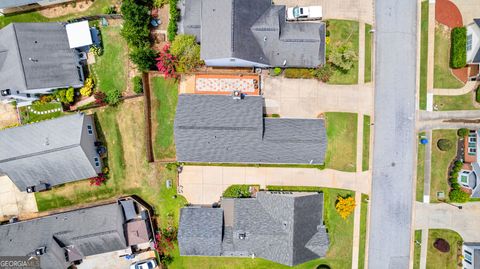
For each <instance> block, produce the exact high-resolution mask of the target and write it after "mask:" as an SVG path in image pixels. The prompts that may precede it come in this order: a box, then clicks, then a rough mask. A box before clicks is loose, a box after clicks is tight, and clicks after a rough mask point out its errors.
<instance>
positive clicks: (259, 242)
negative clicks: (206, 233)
mask: <svg viewBox="0 0 480 269" xmlns="http://www.w3.org/2000/svg"><path fill="white" fill-rule="evenodd" d="M232 200H233V207H232V206H229V205H228V206H226V207H223V204H224V203H225V204H230V201H232ZM222 208H224V213H225V215H224V217H225V221H224V223H225V224H224V225H225V226H224V230H223V241H222V251H221V256H243V257H251V256H252V255H254V256H255V257H261V258H264V259H268V260H271V261H274V262H278V263H281V264H285V265H289V266H292V265H297V264H300V263H303V262H306V261H309V260H312V259H316V258H320V257H323V256H325V254H326V252H327V250H328V246H329V238H328V234H327V232H326V228H325V227H324V225H323V194H318V193H292V194H277V193H275V194H273V193H269V192H259V193H257V197H256V198H247V199H223V200H222ZM192 210H196V213H197V214H196V216H195V217H191V218H188V219H186V218H184V219H180V226H181V227H182V225H183V227H195V226H196V227H197V228H196V229H195V230H198V229H202V228H203V229H204V228H205V227H210V226H212V224H207V223H205V222H204V221H200V220H199V219H201V218H207V217H206V216H201V214H204V212H206V209H204V208H197V209H192ZM228 211H233V212H228ZM232 216H233V220H230V219H227V218H231V217H232ZM216 226H218V224H216ZM217 230H218V229H217ZM198 233H201V231H198ZM241 234H243V235H244V236H245V237H244V238H243V239H241V236H240V235H241ZM191 239H192V240H184V241H179V246H180V253H181V255H190V254H189V253H188V252H186V253H185V252H184V253H182V249H189V248H190V246H191V245H192V244H196V243H197V241H196V240H193V238H191ZM203 255H206V256H217V255H216V253H215V255H212V254H210V253H208V252H207V253H204V254H203Z"/></svg>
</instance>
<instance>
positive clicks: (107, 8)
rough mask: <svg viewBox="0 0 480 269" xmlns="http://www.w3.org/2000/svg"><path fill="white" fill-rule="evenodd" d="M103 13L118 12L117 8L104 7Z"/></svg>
mask: <svg viewBox="0 0 480 269" xmlns="http://www.w3.org/2000/svg"><path fill="white" fill-rule="evenodd" d="M102 12H103V14H116V13H117V10H116V9H115V6H108V7H104V8H103V10H102Z"/></svg>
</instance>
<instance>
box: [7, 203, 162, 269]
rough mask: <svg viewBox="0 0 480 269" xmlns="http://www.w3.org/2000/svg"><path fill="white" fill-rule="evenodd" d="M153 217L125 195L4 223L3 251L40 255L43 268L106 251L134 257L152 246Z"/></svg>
mask: <svg viewBox="0 0 480 269" xmlns="http://www.w3.org/2000/svg"><path fill="white" fill-rule="evenodd" d="M150 217H151V216H150V212H149V211H148V209H147V208H146V207H144V206H143V205H142V204H141V203H140V202H138V201H137V200H135V199H133V198H131V197H127V198H123V199H120V200H119V201H118V202H116V203H112V204H107V205H101V206H95V207H89V208H82V209H76V210H73V211H67V212H62V213H57V214H52V215H48V216H45V217H40V218H35V219H31V220H26V221H20V222H15V221H13V222H12V223H9V224H5V225H0V238H2V240H0V255H1V256H31V257H39V259H40V266H41V268H48V269H66V268H72V267H70V266H71V265H77V266H78V265H79V264H81V263H82V260H84V259H88V257H89V256H93V255H98V254H102V253H109V252H116V253H117V254H118V256H119V257H122V256H127V255H131V254H132V253H138V252H141V251H145V250H149V249H151V248H152V247H153V244H154V236H153V233H152V231H153V229H152V222H151V219H150ZM74 268H77V267H74Z"/></svg>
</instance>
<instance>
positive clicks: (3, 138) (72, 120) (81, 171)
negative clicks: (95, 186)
mask: <svg viewBox="0 0 480 269" xmlns="http://www.w3.org/2000/svg"><path fill="white" fill-rule="evenodd" d="M0 148H1V149H2V150H1V151H0V174H6V175H7V176H8V177H9V178H10V179H11V180H12V181H13V183H14V184H15V185H16V186H17V187H18V189H19V190H20V191H27V192H33V191H41V190H45V189H48V188H50V187H51V186H55V185H60V184H64V183H67V182H71V181H76V180H81V179H86V178H90V177H95V176H97V174H99V173H101V172H102V160H101V156H100V153H102V151H104V150H105V148H103V147H102V146H101V144H100V143H98V142H97V134H96V131H95V124H94V120H93V116H92V115H85V114H83V113H78V114H74V115H70V116H64V117H60V118H56V119H53V120H46V121H42V122H38V123H33V124H29V125H24V126H21V127H15V128H9V129H5V130H2V131H0Z"/></svg>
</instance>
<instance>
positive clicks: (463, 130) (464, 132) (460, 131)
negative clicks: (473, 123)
mask: <svg viewBox="0 0 480 269" xmlns="http://www.w3.org/2000/svg"><path fill="white" fill-rule="evenodd" d="M469 133H470V130H468V129H467V128H461V129H458V131H457V134H458V136H460V137H465V136H467V135H468V134H469Z"/></svg>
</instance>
